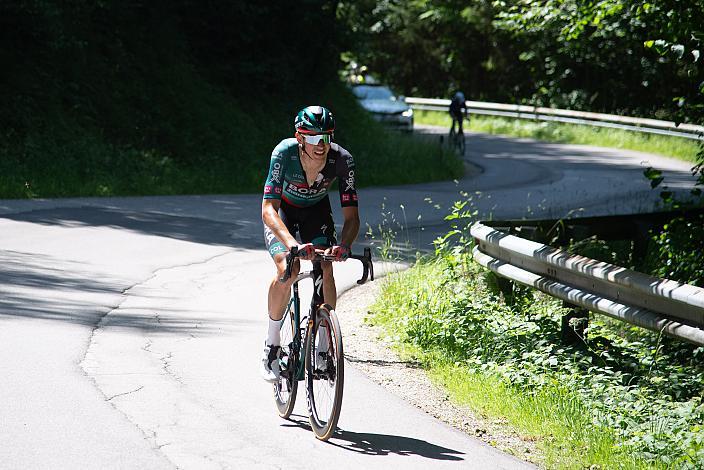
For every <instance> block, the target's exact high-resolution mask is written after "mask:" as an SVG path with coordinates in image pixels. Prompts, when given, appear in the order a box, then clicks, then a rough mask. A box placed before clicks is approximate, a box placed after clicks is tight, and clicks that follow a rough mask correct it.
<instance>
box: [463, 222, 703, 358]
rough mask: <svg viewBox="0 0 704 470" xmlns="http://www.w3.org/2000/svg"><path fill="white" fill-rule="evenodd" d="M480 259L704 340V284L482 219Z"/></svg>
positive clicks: (547, 288) (582, 300)
mask: <svg viewBox="0 0 704 470" xmlns="http://www.w3.org/2000/svg"><path fill="white" fill-rule="evenodd" d="M470 233H471V234H472V236H473V237H474V238H475V240H476V246H475V248H474V250H473V252H472V255H473V256H474V259H475V260H477V261H478V262H479V263H480V264H481V265H483V266H485V267H487V268H489V269H491V270H492V271H494V272H495V273H497V274H498V275H500V276H502V277H506V278H508V279H511V280H513V281H517V282H520V283H521V284H525V285H528V286H532V287H534V288H536V289H539V290H541V291H543V292H545V293H547V294H549V295H552V296H553V297H557V298H560V299H562V300H564V301H566V302H568V303H570V304H573V305H577V306H580V307H583V308H586V309H588V310H590V311H592V312H597V313H602V314H605V315H608V316H611V317H613V318H616V319H619V320H622V321H626V322H628V323H631V324H634V325H637V326H640V327H643V328H648V329H650V330H653V331H657V332H663V333H665V334H667V335H670V336H674V337H677V338H680V339H684V340H687V341H690V342H692V343H694V344H698V345H700V346H704V289H701V288H699V287H695V286H691V285H688V284H680V283H678V282H675V281H670V280H667V279H659V278H656V277H653V276H648V275H646V274H643V273H639V272H636V271H632V270H629V269H626V268H623V267H620V266H616V265H613V264H609V263H604V262H601V261H597V260H593V259H590V258H586V257H584V256H579V255H572V254H570V253H567V252H566V251H563V250H560V249H557V248H553V247H550V246H547V245H543V244H541V243H536V242H534V241H530V240H525V239H523V238H519V237H516V236H513V235H509V234H507V233H504V232H501V231H498V230H495V229H493V228H491V227H487V226H485V225H482V224H481V223H476V224H475V225H474V226H472V228H471V230H470Z"/></svg>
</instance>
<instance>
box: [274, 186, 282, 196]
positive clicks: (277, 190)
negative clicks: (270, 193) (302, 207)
mask: <svg viewBox="0 0 704 470" xmlns="http://www.w3.org/2000/svg"><path fill="white" fill-rule="evenodd" d="M274 192H275V193H276V194H281V186H277V187H275V188H274Z"/></svg>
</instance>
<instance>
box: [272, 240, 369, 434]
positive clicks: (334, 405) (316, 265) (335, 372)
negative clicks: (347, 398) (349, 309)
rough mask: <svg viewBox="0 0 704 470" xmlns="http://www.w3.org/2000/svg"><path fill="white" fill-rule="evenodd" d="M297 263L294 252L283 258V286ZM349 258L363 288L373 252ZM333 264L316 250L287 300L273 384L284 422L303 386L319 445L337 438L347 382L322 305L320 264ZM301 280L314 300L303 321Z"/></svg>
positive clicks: (336, 332) (334, 322) (337, 339)
mask: <svg viewBox="0 0 704 470" xmlns="http://www.w3.org/2000/svg"><path fill="white" fill-rule="evenodd" d="M297 257H298V251H297V248H296V247H293V248H292V249H291V251H290V252H289V254H288V255H287V258H286V272H285V273H284V275H283V276H282V277H281V281H282V282H284V281H286V280H288V279H289V278H290V277H291V271H292V269H293V263H294V261H295V259H296V258H297ZM349 258H351V259H356V260H359V261H361V262H362V265H363V268H364V271H363V274H362V278H361V279H360V280H358V281H357V284H364V283H365V282H367V278H369V279H371V280H372V281H373V280H374V265H373V264H372V254H371V249H369V248H365V249H364V255H363V256H359V255H350V257H349ZM333 260H334V257H332V256H329V255H325V254H324V253H323V252H322V251H319V250H316V257H315V259H314V260H313V269H312V270H311V271H307V272H301V273H299V274H298V276H297V277H296V280H295V281H294V283H293V286H292V287H291V290H292V295H291V300H290V301H289V303H288V306H287V307H286V311H285V313H284V316H283V321H282V322H281V354H280V356H279V370H280V377H279V379H278V380H277V381H276V382H274V398H275V400H276V407H277V408H278V411H279V416H281V417H282V418H284V419H288V418H289V416H291V413H292V412H293V407H294V405H295V402H296V393H297V391H298V382H300V381H304V380H305V386H306V395H307V398H308V415H309V419H310V426H311V428H312V430H313V432H314V433H315V437H317V438H318V439H320V440H322V441H326V440H328V439H329V438H330V436H332V434H333V433H334V432H335V428H336V426H337V421H338V419H339V418H340V410H341V408H342V392H343V387H344V381H345V367H344V355H343V347H342V332H341V330H340V323H339V321H338V319H337V314H336V313H335V311H334V310H333V308H332V307H331V306H330V305H328V304H326V303H325V299H324V298H323V288H322V286H323V271H322V268H321V267H320V262H321V261H333ZM304 279H312V280H313V296H312V299H311V303H310V310H309V311H308V315H306V316H303V317H302V316H301V301H300V296H299V294H298V283H299V282H300V281H302V280H304Z"/></svg>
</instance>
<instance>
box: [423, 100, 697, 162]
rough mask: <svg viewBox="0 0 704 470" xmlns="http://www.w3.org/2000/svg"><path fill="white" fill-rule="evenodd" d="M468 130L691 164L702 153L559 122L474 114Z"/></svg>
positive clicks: (658, 139)
mask: <svg viewBox="0 0 704 470" xmlns="http://www.w3.org/2000/svg"><path fill="white" fill-rule="evenodd" d="M415 120H416V122H417V123H419V124H429V125H436V126H444V127H447V128H448V129H449V128H450V124H451V123H452V121H451V120H450V117H449V116H448V114H447V113H444V112H438V111H421V110H418V111H416V112H415ZM469 128H470V129H471V130H473V131H476V132H484V133H487V134H501V135H508V136H512V137H529V138H533V139H538V140H544V141H548V142H559V143H569V144H582V145H594V146H598V147H611V148H620V149H628V150H636V151H639V152H645V153H654V154H658V155H664V156H667V157H673V158H677V159H679V160H684V161H687V162H692V163H694V162H696V156H697V152H698V150H699V146H698V144H697V141H695V140H692V139H685V138H682V137H669V136H662V135H657V134H646V133H642V132H633V131H626V130H622V129H610V128H607V127H593V126H580V125H576V124H567V123H560V122H548V121H531V120H527V119H510V118H502V117H493V116H479V115H471V120H470V126H469Z"/></svg>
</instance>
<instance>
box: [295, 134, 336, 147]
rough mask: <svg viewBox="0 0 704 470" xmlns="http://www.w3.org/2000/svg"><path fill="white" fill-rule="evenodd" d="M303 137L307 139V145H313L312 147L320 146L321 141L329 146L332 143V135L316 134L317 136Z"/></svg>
mask: <svg viewBox="0 0 704 470" xmlns="http://www.w3.org/2000/svg"><path fill="white" fill-rule="evenodd" d="M301 135H303V138H304V139H305V141H306V143H308V144H311V145H318V144H319V143H320V142H321V141H322V142H323V143H324V144H329V143H331V142H332V134H315V135H308V134H301Z"/></svg>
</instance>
